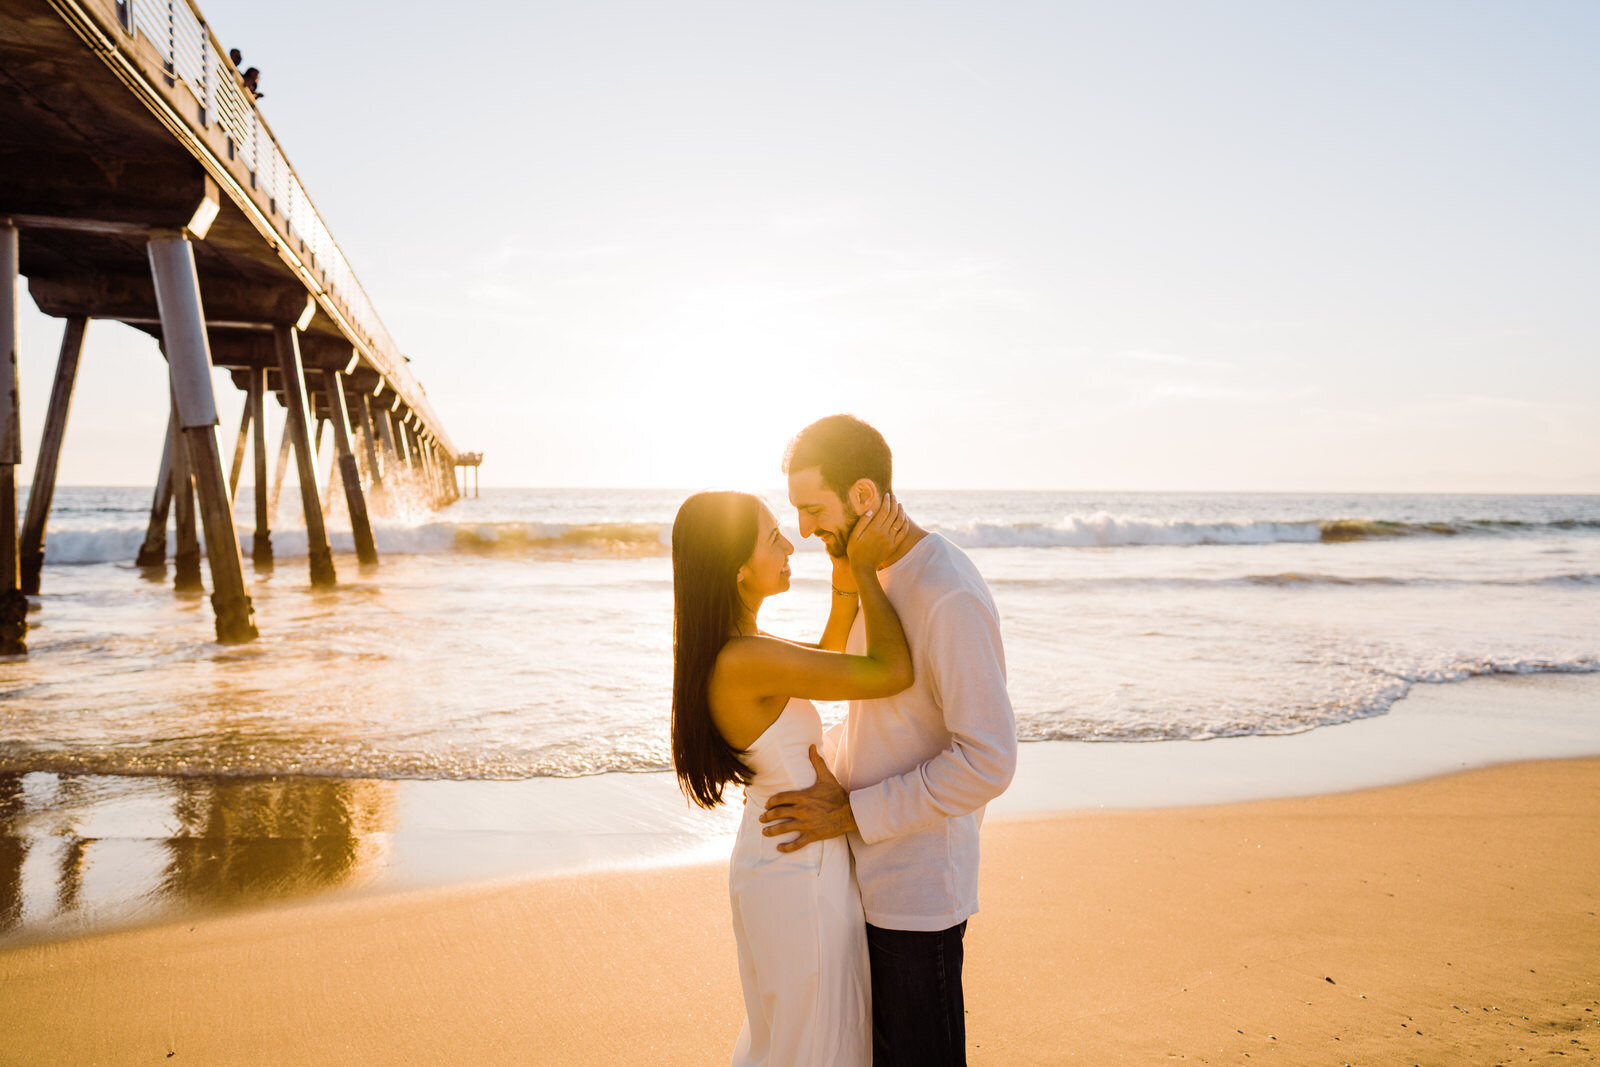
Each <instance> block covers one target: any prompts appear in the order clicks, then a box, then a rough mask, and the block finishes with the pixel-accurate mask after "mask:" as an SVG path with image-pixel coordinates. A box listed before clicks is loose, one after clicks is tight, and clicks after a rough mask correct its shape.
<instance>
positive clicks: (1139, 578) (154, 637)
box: [0, 488, 1600, 779]
mask: <svg viewBox="0 0 1600 1067" xmlns="http://www.w3.org/2000/svg"><path fill="white" fill-rule="evenodd" d="M685 495H686V492H685V491H670V490H532V489H498V490H497V489H489V490H486V491H485V492H484V494H483V496H482V497H481V498H479V499H464V500H462V501H459V502H458V503H456V504H454V505H453V506H451V507H449V508H447V509H445V510H443V511H440V512H431V513H430V512H422V513H419V514H418V515H417V516H416V517H415V518H413V519H411V520H409V521H394V522H383V521H380V523H379V525H378V527H377V531H376V536H377V542H378V549H379V552H380V554H381V557H382V562H381V565H380V567H379V568H378V569H376V570H374V571H371V572H368V573H363V572H362V571H361V570H360V569H359V568H358V567H357V565H356V561H355V559H354V557H353V547H352V544H351V541H350V536H349V533H348V529H346V530H345V531H344V532H343V533H342V534H341V533H340V532H339V531H338V529H337V523H338V522H339V519H338V517H337V516H336V517H335V519H334V522H335V524H336V526H335V532H334V535H333V536H334V543H335V552H336V561H337V564H338V566H339V576H340V587H339V588H338V589H337V590H333V591H321V590H313V589H312V588H311V587H310V584H309V580H308V577H307V573H306V566H305V557H304V545H305V538H304V532H303V530H300V531H298V532H297V531H295V530H294V529H284V530H280V531H276V532H275V533H274V537H273V540H274V545H275V547H276V548H277V550H278V553H279V559H278V565H277V566H276V568H275V569H274V570H273V571H272V572H271V573H270V575H261V574H255V573H253V571H252V568H251V567H250V564H249V562H248V558H249V547H250V530H249V525H250V519H249V517H248V507H249V504H248V501H249V499H250V498H249V495H248V493H243V492H242V493H241V494H240V500H241V501H242V503H241V506H240V511H239V514H240V519H241V529H240V536H241V540H242V543H243V546H244V552H245V556H246V574H247V576H248V577H249V578H250V579H251V582H252V592H253V595H254V597H255V607H256V621H257V624H258V625H259V627H260V630H261V634H262V637H261V639H260V640H259V641H257V642H254V643H252V644H249V645H245V646H240V647H223V646H219V645H217V644H215V643H214V642H213V631H212V616H211V609H210V605H209V603H208V602H207V601H205V600H204V599H203V598H201V597H199V596H180V595H176V594H174V593H173V591H172V589H171V587H170V581H169V580H162V579H161V577H160V576H151V575H148V574H145V573H141V572H140V571H139V570H138V569H137V568H135V567H134V566H133V564H132V558H133V556H134V554H135V553H136V551H137V548H138V545H139V543H140V541H141V539H142V537H143V531H144V522H145V517H146V514H147V509H148V493H147V492H146V491H144V490H138V489H84V488H63V489H61V490H60V491H59V492H58V494H57V498H56V506H55V510H54V513H53V517H52V522H51V528H50V533H49V537H48V541H47V549H46V559H47V563H46V567H45V571H44V577H43V591H42V595H41V596H40V597H39V598H38V608H37V610H36V611H35V612H34V613H33V614H32V615H31V617H30V623H31V626H32V630H31V632H30V634H29V642H30V649H31V651H30V654H29V655H28V656H27V657H25V658H19V659H12V660H10V661H7V662H4V663H0V707H3V709H4V710H3V716H4V717H3V720H0V773H3V772H23V771H53V772H98V773H105V774H138V775H224V776H260V775H316V776H326V777H336V778H408V779H418V778H420V779H434V778H447V779H463V778H464V779H518V778H530V777H544V776H575V775H589V774H597V773H602V772H609V771H645V770H659V769H663V768H666V767H668V766H670V763H669V746H668V737H667V717H668V707H669V701H670V688H671V685H670V683H671V675H672V665H671V622H672V619H671V612H672V572H671V560H670V557H669V543H670V528H671V522H672V517H673V514H674V512H675V511H676V508H677V505H678V504H679V503H680V502H681V501H682V499H683V497H684V496H685ZM766 496H767V499H768V501H769V503H770V504H771V505H772V507H773V509H774V512H775V513H776V514H778V515H779V516H780V518H781V519H783V520H784V523H785V525H786V527H788V529H787V532H788V533H789V535H790V537H791V539H792V540H793V541H794V542H795V544H796V546H797V548H798V549H799V550H798V551H797V553H796V555H795V558H794V561H793V572H794V580H793V588H792V589H791V591H790V592H789V593H787V594H785V595H783V596H781V597H777V598H774V599H773V600H771V601H769V602H768V604H767V607H766V608H765V610H764V612H763V622H764V625H765V626H766V628H767V629H768V630H770V631H772V632H775V633H779V634H783V635H786V636H793V637H796V638H802V639H814V638H815V636H816V635H817V634H818V633H819V632H820V630H821V625H822V622H823V620H824V619H825V618H826V613H827V610H828V599H829V598H828V586H827V582H828V565H827V559H826V556H825V554H824V553H823V552H822V551H821V549H820V547H819V546H818V545H817V543H816V542H815V541H810V542H806V541H802V540H801V539H800V537H799V536H798V532H797V531H796V530H795V529H794V528H793V521H792V520H793V511H792V510H790V509H788V508H787V504H786V503H785V500H784V497H783V495H782V493H781V492H777V491H775V492H772V493H769V494H766ZM291 499H292V497H290V496H286V497H285V501H286V502H285V504H284V506H283V507H282V508H281V511H282V512H285V513H286V512H288V511H290V510H292V509H291V508H290V506H289V504H288V501H290V500H291ZM902 499H903V501H904V503H905V505H906V507H907V510H908V511H909V512H910V513H911V515H912V516H913V517H915V518H916V519H917V520H918V521H919V522H920V523H922V525H924V526H925V527H926V528H928V529H929V530H932V531H934V532H936V533H939V534H941V535H942V536H944V537H947V538H949V539H950V540H951V541H953V542H954V543H956V544H957V545H959V546H961V547H962V548H963V549H965V550H966V551H967V552H968V553H969V554H970V555H971V557H972V559H973V561H974V562H975V563H976V564H977V566H978V568H979V570H980V571H981V572H982V573H983V574H984V576H985V577H986V578H987V579H988V581H989V584H990V586H991V588H992V589H993V592H994V596H995V600H996V602H997V604H998V605H999V608H1000V612H1001V616H1002V625H1003V627H1004V636H1005V642H1006V654H1007V661H1008V668H1009V675H1010V689H1011V696H1012V701H1013V704H1014V706H1015V708H1016V712H1017V724H1018V731H1019V734H1020V736H1021V738H1022V739H1023V740H1047V739H1052V740H1088V741H1100V740H1142V741H1158V740H1194V739H1205V738H1214V737H1227V736H1239V735H1250V734H1282V733H1293V732H1298V731H1303V730H1308V729H1312V728H1315V727H1318V726H1324V725H1329V724H1333V723H1339V722H1345V721H1348V720H1351V719H1356V718H1363V717H1367V716H1374V715H1382V714H1383V713H1384V712H1385V711H1386V710H1387V709H1388V708H1389V707H1390V706H1391V705H1392V704H1393V703H1394V701H1396V700H1397V699H1399V698H1400V697H1401V696H1403V695H1404V694H1405V693H1406V692H1407V690H1408V689H1409V688H1410V687H1411V686H1412V685H1414V684H1415V683H1417V682H1424V681H1451V680H1457V679H1461V678H1466V677H1470V676H1473V675H1480V674H1490V673H1532V672H1545V671H1553V672H1560V671H1572V672H1577V671H1597V670H1600V497H1597V496H1444V495H1339V494H1328V495H1298V494H1297V495H1289V494H1164V493H1163V494H1157V493H1149V494H1127V493H1052V492H933V491H915V490H908V491H905V492H904V493H903V494H902ZM169 543H170V539H169ZM840 714H842V708H840V707H837V706H832V707H826V708H825V716H826V717H829V718H834V717H837V716H838V715H840Z"/></svg>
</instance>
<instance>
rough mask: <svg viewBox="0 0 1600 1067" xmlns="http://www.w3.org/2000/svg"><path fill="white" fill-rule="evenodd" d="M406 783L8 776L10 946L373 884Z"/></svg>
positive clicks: (3, 926)
mask: <svg viewBox="0 0 1600 1067" xmlns="http://www.w3.org/2000/svg"><path fill="white" fill-rule="evenodd" d="M396 785H397V783H395V782H388V781H377V780H372V779H319V778H261V779H206V778H144V779H133V778H123V779H107V778H103V777H79V776H71V775H54V774H42V773H36V774H27V775H18V774H5V775H0V935H5V934H26V933H27V932H29V931H38V932H44V931H46V930H49V931H50V932H53V933H62V932H68V931H70V929H71V928H73V927H88V926H89V925H91V924H93V925H100V924H104V923H108V922H111V923H115V922H119V921H130V920H136V919H148V918H156V917H159V916H161V915H164V914H170V913H176V912H180V911H188V910H195V909H200V910H204V909H210V908H216V907H225V906H230V905H238V904H258V903H265V902H269V901H273V900H281V899H287V898H290V897H295V896H302V895H306V894H310V893H316V892H321V891H325V890H330V889H336V888H351V887H356V886H362V885H366V884H368V883H370V882H372V881H373V880H375V879H376V878H377V877H378V876H379V875H380V874H381V873H382V871H383V868H384V866H385V863H386V862H387V853H388V848H389V844H388V842H389V840H390V835H391V834H392V832H393V829H394V823H395V817H396V809H397V803H396V793H395V790H396ZM129 812H137V813H140V814H139V815H138V817H136V818H133V819H131V820H130V819H129V817H128V813H129ZM119 823H120V824H121V825H118V824H119Z"/></svg>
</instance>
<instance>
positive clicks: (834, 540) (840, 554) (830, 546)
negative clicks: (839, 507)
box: [823, 500, 861, 559]
mask: <svg viewBox="0 0 1600 1067" xmlns="http://www.w3.org/2000/svg"><path fill="white" fill-rule="evenodd" d="M841 503H843V504H844V521H845V523H846V524H847V525H846V526H845V528H844V530H843V531H841V532H838V533H833V532H832V531H830V532H829V537H828V540H826V541H824V542H823V546H824V547H826V548H827V550H828V555H830V556H832V557H833V558H834V559H844V558H845V557H846V556H848V555H849V554H850V534H851V533H853V532H854V531H855V528H856V523H858V522H860V521H861V516H860V515H857V514H856V509H855V508H853V507H851V506H850V501H848V500H845V501H841Z"/></svg>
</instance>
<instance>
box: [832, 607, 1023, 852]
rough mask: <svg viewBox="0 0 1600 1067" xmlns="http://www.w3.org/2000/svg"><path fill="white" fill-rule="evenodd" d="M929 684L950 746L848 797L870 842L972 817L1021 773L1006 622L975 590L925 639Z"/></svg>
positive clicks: (938, 615) (940, 616)
mask: <svg viewBox="0 0 1600 1067" xmlns="http://www.w3.org/2000/svg"><path fill="white" fill-rule="evenodd" d="M925 640H926V644H927V653H928V654H927V655H926V656H925V657H923V659H922V662H923V663H926V664H927V670H928V673H929V684H930V686H931V687H932V690H933V695H934V699H935V700H937V701H938V703H939V707H940V709H941V711H942V712H943V714H944V723H945V729H946V730H948V731H949V732H950V747H949V748H947V749H945V750H944V751H943V752H940V753H939V754H938V755H936V756H934V757H933V758H932V759H930V760H928V761H927V762H925V763H922V764H920V765H919V766H917V767H914V768H912V769H911V770H910V771H907V772H906V773H905V774H900V775H896V776H895V777H893V778H885V779H884V780H883V781H881V782H878V783H877V784H875V785H870V786H866V787H864V788H862V789H857V790H855V791H853V792H852V793H851V794H850V808H851V816H852V820H853V821H854V822H855V824H856V829H857V832H859V833H860V834H861V838H862V840H863V841H866V842H867V843H868V844H871V843H873V842H877V841H882V840H884V839H885V838H890V837H896V836H899V835H901V834H909V833H914V832H916V831H918V830H924V829H927V828H929V827H931V826H936V825H938V823H939V822H940V821H941V820H944V819H950V818H955V817H958V816H961V815H966V814H968V813H970V812H972V811H975V810H977V809H978V808H979V807H981V806H982V805H984V804H987V803H988V802H989V801H991V800H993V799H994V798H995V797H997V796H999V795H1000V794H1001V793H1003V792H1005V789H1006V787H1007V786H1008V785H1010V784H1011V777H1012V775H1013V774H1015V773H1016V769H1017V725H1016V719H1015V717H1014V716H1013V714H1012V710H1011V697H1010V696H1009V695H1008V694H1007V692H1006V677H1005V652H1004V649H1003V648H1002V647H1001V644H1000V624H999V620H998V619H996V618H995V616H994V614H993V612H992V611H991V610H990V607H989V605H988V604H987V603H985V602H984V601H983V600H981V599H980V598H979V597H978V596H976V595H975V594H973V593H971V592H967V591H961V592H956V593H952V594H950V595H949V596H946V597H945V598H944V599H943V600H941V601H940V602H939V603H938V604H937V605H936V606H935V608H934V610H933V614H932V616H931V617H930V619H929V625H928V630H927V635H926V638H925Z"/></svg>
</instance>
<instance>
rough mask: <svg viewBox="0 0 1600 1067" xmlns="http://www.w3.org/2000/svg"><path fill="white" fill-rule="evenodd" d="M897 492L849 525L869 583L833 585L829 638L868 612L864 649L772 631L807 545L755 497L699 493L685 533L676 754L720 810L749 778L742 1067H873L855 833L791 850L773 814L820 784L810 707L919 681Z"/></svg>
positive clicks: (695, 786)
mask: <svg viewBox="0 0 1600 1067" xmlns="http://www.w3.org/2000/svg"><path fill="white" fill-rule="evenodd" d="M904 524H905V518H904V513H903V512H902V511H901V510H900V507H899V505H898V504H894V503H892V502H890V501H888V500H886V501H885V504H884V506H883V507H882V508H881V509H880V510H879V512H878V514H877V515H876V516H874V515H873V514H872V513H871V512H867V513H865V514H863V515H862V517H861V519H860V521H858V522H857V523H856V527H855V529H854V530H853V531H852V532H851V535H850V543H849V563H850V572H851V574H852V575H853V577H854V578H855V583H856V585H857V588H858V590H859V591H858V592H856V593H853V594H852V593H849V592H844V591H840V590H838V589H837V588H836V589H835V590H834V591H835V593H836V594H837V595H835V596H834V598H833V600H834V605H835V606H834V610H833V613H832V615H831V616H830V618H829V623H828V627H827V630H826V631H825V635H824V644H825V645H828V646H831V647H840V648H842V647H843V643H844V640H843V635H844V634H845V633H847V632H848V630H849V626H850V622H851V621H852V619H853V617H854V615H855V611H856V601H857V600H858V599H859V601H860V610H861V612H862V614H863V615H864V617H865V623H866V636H867V654H866V655H864V656H849V655H845V654H843V653H842V652H838V651H828V650H826V649H824V648H821V647H811V646H806V645H800V644H796V643H793V642H790V641H785V640H783V639H782V638H777V637H773V636H771V635H769V634H765V633H762V632H761V630H760V628H759V626H758V625H757V617H758V615H759V614H760V611H761V605H762V602H763V601H765V600H766V598H767V597H769V596H772V595H774V594H776V593H781V592H783V591H784V590H786V589H788V588H789V562H788V561H789V556H790V555H791V554H792V553H793V552H794V545H793V544H791V543H790V542H789V540H788V538H786V537H784V536H783V533H782V532H781V531H780V530H779V529H778V523H777V520H776V519H774V518H773V516H772V512H771V511H769V510H768V509H767V507H766V506H765V505H764V504H762V503H761V501H760V500H758V499H757V498H755V497H753V496H751V495H749V494H748V493H697V494H696V495H694V496H692V497H690V498H689V499H688V500H686V501H684V504H683V506H682V507H681V508H679V509H678V517H677V520H676V522H674V523H673V527H672V582H673V595H674V599H675V611H674V617H673V656H674V676H673V687H672V758H673V764H674V766H675V767H676V769H677V772H678V781H679V785H680V786H681V787H682V788H683V791H684V792H685V794H687V795H688V796H689V797H690V798H691V799H693V800H694V801H695V802H696V803H698V804H700V805H701V806H703V807H707V808H710V807H715V806H716V805H717V804H719V803H721V802H722V799H723V797H722V791H723V788H724V787H725V786H728V785H732V784H735V783H737V784H739V785H743V786H744V787H745V808H744V818H743V821H742V822H741V823H740V826H739V835H738V839H737V841H736V843H735V844H734V848H733V858H732V862H731V864H730V868H729V872H728V889H729V896H730V898H731V901H732V905H733V933H734V940H735V941H736V942H737V944H738V947H739V980H740V984H741V985H742V986H743V987H744V1004H745V1024H744V1029H743V1030H742V1031H741V1032H740V1034H739V1042H738V1044H737V1045H736V1046H735V1048H734V1053H733V1063H734V1064H735V1065H755V1064H762V1065H767V1067H779V1065H783V1067H788V1065H798V1064H840V1065H850V1064H861V1065H865V1064H868V1063H870V1062H871V1060H872V1022H871V1020H872V1011H871V1004H870V990H871V984H870V979H869V976H868V970H867V943H866V923H865V920H864V918H863V917H862V913H861V898H860V895H859V893H858V892H857V890H856V883H855V877H854V874H853V873H852V870H851V864H850V849H849V845H848V844H847V843H846V841H845V839H844V838H842V837H836V838H832V839H830V840H827V841H822V842H818V843H816V844H814V845H808V846H806V847H805V848H801V849H798V850H796V851H794V852H780V851H778V845H779V844H780V843H781V842H782V841H783V840H785V839H784V838H782V837H764V836H763V835H762V833H761V830H762V824H761V822H760V821H759V820H760V815H761V813H762V811H763V810H764V808H765V804H766V800H767V798H768V797H770V796H772V795H773V794H774V793H779V792H783V791H786V790H792V789H804V788H806V787H808V786H810V785H812V784H813V783H814V782H815V781H816V770H815V768H814V767H813V765H812V763H811V759H810V750H811V747H812V746H813V745H815V746H817V747H818V748H819V749H820V748H821V745H822V722H821V720H820V719H819V718H818V717H817V709H816V708H815V707H814V706H813V705H812V704H811V700H812V699H817V700H851V699H864V698H870V697H883V696H890V695H892V694H894V693H898V692H899V691H900V690H902V689H905V688H906V687H907V686H909V685H910V684H911V681H912V673H911V651H910V649H909V648H907V647H906V639H905V634H904V632H903V631H902V630H901V628H900V620H899V618H898V617H897V616H896V615H895V613H894V608H893V607H891V606H890V604H889V598H888V597H886V596H885V595H884V593H883V587H882V586H881V585H880V584H879V583H878V572H877V567H878V564H880V563H881V562H883V560H884V559H886V558H887V557H888V555H889V552H890V550H891V548H892V546H893V544H894V541H895V536H896V534H897V533H898V531H899V530H900V529H902V528H903V527H904Z"/></svg>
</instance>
